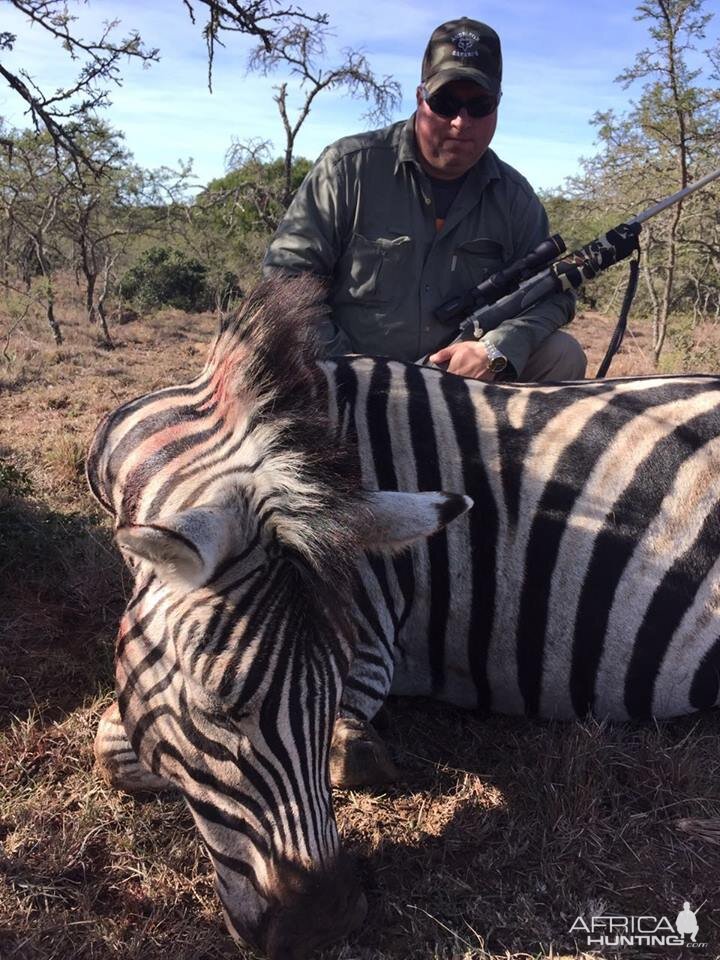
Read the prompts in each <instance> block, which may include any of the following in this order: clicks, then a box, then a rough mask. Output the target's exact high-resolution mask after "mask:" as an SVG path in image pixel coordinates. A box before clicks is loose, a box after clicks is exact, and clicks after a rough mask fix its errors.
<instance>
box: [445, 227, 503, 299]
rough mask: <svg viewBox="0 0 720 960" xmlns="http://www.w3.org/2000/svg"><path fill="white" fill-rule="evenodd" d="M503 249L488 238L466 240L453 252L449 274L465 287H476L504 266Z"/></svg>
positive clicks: (496, 242)
mask: <svg viewBox="0 0 720 960" xmlns="http://www.w3.org/2000/svg"><path fill="white" fill-rule="evenodd" d="M505 262H506V258H505V249H504V247H503V245H502V244H501V243H500V242H499V241H497V240H491V239H490V237H476V238H475V239H474V240H466V241H465V243H461V244H459V245H458V246H457V247H455V249H454V250H453V254H452V260H451V264H450V272H451V273H453V274H454V275H455V277H456V278H458V279H459V280H460V281H461V283H462V284H463V285H464V286H465V287H468V288H469V287H476V286H477V285H478V284H479V283H482V281H483V280H487V278H488V277H489V276H491V275H492V274H493V273H495V272H496V271H497V270H500V268H501V267H503V266H504V265H505Z"/></svg>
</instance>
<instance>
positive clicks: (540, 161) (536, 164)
mask: <svg viewBox="0 0 720 960" xmlns="http://www.w3.org/2000/svg"><path fill="white" fill-rule="evenodd" d="M300 5H301V6H303V7H304V9H305V10H306V11H308V12H315V11H316V10H321V11H322V12H326V13H328V14H329V16H330V25H331V27H332V29H333V31H334V34H335V35H334V37H333V38H332V40H331V45H330V49H329V51H328V59H327V63H328V65H332V64H333V63H334V62H335V60H336V59H337V53H338V51H339V50H341V49H342V48H345V47H348V46H351V47H353V48H355V49H361V50H362V51H363V52H364V53H365V54H366V55H367V57H368V59H369V61H370V63H371V66H372V68H373V69H374V70H375V72H376V73H378V74H383V75H384V74H392V76H393V77H394V78H395V79H396V80H398V81H399V83H400V84H401V86H402V91H403V105H402V108H401V110H400V111H398V113H397V115H396V117H395V119H400V118H402V117H406V116H409V114H410V113H411V112H412V110H413V109H414V95H415V87H416V85H417V82H418V77H419V69H420V61H421V58H422V54H423V50H424V48H425V44H426V43H427V40H428V37H429V35H430V33H431V32H432V30H433V29H434V28H435V27H436V26H437V25H438V24H439V23H441V22H442V21H444V20H449V19H452V18H454V17H456V16H458V15H467V16H471V17H475V18H477V19H482V20H484V21H485V22H487V23H489V24H491V25H492V26H493V27H494V28H495V29H496V30H497V31H498V33H499V34H500V37H501V39H502V43H503V56H504V83H503V88H504V95H503V101H502V105H501V109H500V117H499V123H498V133H497V134H496V137H495V140H494V142H493V147H494V149H495V150H496V151H497V153H498V154H499V155H500V156H501V157H502V158H503V159H504V160H506V161H508V162H509V163H511V164H512V165H513V166H515V167H517V168H518V169H519V170H520V171H521V172H522V173H523V174H525V176H527V177H528V179H529V180H530V182H531V183H532V184H533V185H534V186H535V187H536V188H550V187H553V186H556V185H558V184H560V183H561V182H562V181H563V180H564V179H565V178H566V177H568V176H571V175H572V174H574V173H575V172H577V170H578V159H579V157H580V156H587V155H590V154H592V153H593V152H594V146H593V140H594V130H593V128H592V127H591V125H590V123H589V121H590V118H591V117H592V115H593V113H594V112H595V111H596V110H598V109H607V108H609V107H613V108H615V109H616V110H622V109H623V108H624V107H625V106H626V105H627V102H628V98H629V97H631V96H632V95H633V92H634V91H633V90H632V89H631V90H630V91H628V92H626V91H623V89H622V88H621V86H620V85H619V84H617V83H614V82H613V81H614V78H615V77H616V76H617V75H618V73H620V71H621V70H622V69H623V68H625V67H627V66H629V65H630V64H631V63H632V61H633V59H634V56H635V54H636V52H637V51H639V50H640V49H641V48H642V47H643V46H645V45H646V43H647V30H646V26H645V25H644V24H642V23H636V22H635V21H634V19H633V17H634V14H635V9H636V4H635V3H634V2H629V0H612V2H611V3H606V4H578V3H577V0H556V2H553V3H549V2H545V3H539V2H534V0H511V2H506V0H502V2H501V0H486V2H484V3H483V4H482V5H480V4H460V5H459V6H456V5H455V4H452V5H450V4H447V3H437V2H429V0H414V2H408V0H363V2H361V3H359V2H355V3H350V2H348V0H313V2H312V4H311V3H305V2H301V4H300ZM70 9H71V12H72V11H75V12H77V14H78V16H79V18H80V20H79V23H80V24H81V25H82V32H83V34H84V35H85V36H86V37H89V36H90V34H91V33H93V31H94V30H95V29H97V27H98V25H99V24H101V23H102V22H103V21H107V20H112V19H119V20H121V26H120V27H119V28H118V33H119V34H122V33H123V32H124V31H129V30H130V29H131V28H135V29H137V30H139V31H140V33H141V35H142V36H143V38H144V40H145V41H146V43H147V44H148V45H149V46H158V47H160V53H161V61H160V63H157V64H153V65H152V66H151V67H149V68H147V69H142V68H140V67H139V66H137V65H133V64H130V65H128V66H127V67H126V68H124V70H123V76H124V83H123V86H122V87H120V88H117V89H115V90H114V91H113V93H112V101H113V103H112V107H111V108H110V110H109V111H108V113H107V118H108V119H109V121H110V123H111V124H112V125H113V126H114V127H115V128H116V129H119V130H122V131H124V133H125V135H126V142H127V146H128V147H129V149H130V150H131V151H132V152H133V154H134V155H135V158H136V160H137V161H138V162H139V163H141V164H142V165H143V166H146V167H157V166H161V165H167V166H175V165H177V163H178V160H181V159H182V160H185V159H187V158H190V157H191V158H192V159H193V169H194V172H195V175H196V177H197V180H198V181H199V182H200V183H205V182H207V181H208V180H209V179H211V178H212V177H214V176H219V175H221V174H222V173H223V170H224V157H225V153H226V151H227V149H228V147H229V146H230V143H231V140H232V138H233V137H235V138H237V139H239V140H247V139H250V138H259V139H262V140H271V141H273V142H274V144H275V146H276V152H277V154H278V155H279V154H280V152H281V147H282V143H283V134H282V126H281V121H280V118H279V115H278V113H277V108H276V106H275V104H274V103H273V100H272V95H273V90H272V88H273V86H274V85H275V84H277V83H279V82H280V80H281V79H282V77H281V75H279V74H278V75H274V76H270V77H262V76H258V75H253V74H247V72H246V59H247V55H248V53H249V51H250V49H251V46H252V43H251V40H250V39H249V38H244V37H240V36H229V37H228V38H227V45H226V48H225V49H218V51H217V56H216V63H215V70H214V82H213V87H214V92H213V94H212V95H211V94H210V93H209V92H208V89H207V60H206V54H205V47H204V42H203V40H202V37H201V36H200V29H199V27H198V26H195V27H193V25H192V24H191V23H190V20H189V18H188V16H187V14H186V12H185V10H184V8H183V5H182V3H181V0H158V2H154V3H149V4H148V3H139V2H130V0H90V2H89V3H88V4H87V5H75V4H73V3H70ZM705 10H706V11H707V12H713V13H715V14H716V18H715V20H714V21H713V22H712V24H711V25H710V28H709V34H708V35H709V39H712V38H714V37H716V36H717V34H718V32H719V31H720V16H717V14H718V12H720V0H710V2H708V3H707V4H706V6H705ZM0 28H1V29H3V30H10V31H12V32H14V33H16V34H17V37H18V39H17V43H16V46H15V51H14V52H13V53H12V54H9V55H8V54H3V60H4V61H5V62H6V63H7V65H8V66H9V67H10V68H15V69H17V68H18V66H21V65H22V66H24V67H26V68H27V69H29V72H30V73H31V75H32V76H33V77H34V78H35V79H36V81H37V82H38V83H39V84H40V85H41V86H44V87H45V88H47V89H54V88H56V87H58V86H61V85H64V84H69V83H71V82H72V78H73V76H74V72H73V66H72V64H71V63H70V61H69V60H68V58H67V56H66V55H65V54H64V52H63V51H62V50H61V48H60V46H59V44H57V43H56V42H54V41H52V40H51V39H50V38H49V37H47V36H46V35H45V34H44V33H43V32H42V31H40V30H39V29H38V28H37V27H34V28H31V27H30V26H29V25H28V24H27V22H26V21H24V19H23V18H22V17H21V16H20V15H19V14H18V13H17V12H16V11H15V10H14V8H12V7H10V6H9V5H8V4H6V3H3V2H2V0H0ZM708 45H709V43H708ZM291 102H292V101H291ZM295 102H299V100H298V98H296V101H295ZM364 109H365V108H364V105H363V103H362V102H360V101H353V100H351V99H350V98H349V97H348V96H347V95H345V94H343V93H340V92H330V93H325V94H324V95H323V96H322V97H320V98H319V99H318V100H317V101H316V106H315V107H314V109H313V111H312V113H311V115H310V117H309V118H308V120H307V122H306V124H305V126H304V128H303V131H302V133H301V136H300V138H299V141H298V146H297V152H298V154H302V155H305V156H307V157H310V158H314V157H316V156H317V154H318V153H319V152H320V150H322V148H323V147H324V146H325V145H326V144H327V143H330V142H332V141H333V140H335V139H337V138H338V137H341V136H344V135H345V134H349V133H354V132H357V131H359V130H362V129H367V127H368V123H367V121H366V120H364V119H363V118H362V114H363V111H364ZM0 116H4V117H5V118H6V120H7V122H9V123H10V124H11V125H13V126H24V125H26V123H27V120H26V119H25V118H23V115H22V106H21V105H20V102H19V100H18V99H17V97H16V96H15V95H14V94H13V93H12V92H11V91H9V90H6V89H4V88H2V87H0Z"/></svg>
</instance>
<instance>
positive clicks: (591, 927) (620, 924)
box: [570, 900, 708, 949]
mask: <svg viewBox="0 0 720 960" xmlns="http://www.w3.org/2000/svg"><path fill="white" fill-rule="evenodd" d="M704 905H705V904H704V903H703V904H701V905H700V906H699V907H697V908H696V909H695V910H693V909H692V907H691V905H690V903H689V902H688V901H687V900H686V901H685V902H684V903H683V906H682V910H680V911H679V913H678V914H677V916H676V917H675V919H674V920H673V919H672V918H671V916H660V917H657V916H652V915H651V914H646V915H642V916H628V917H623V916H618V915H615V914H613V915H610V914H604V915H601V916H592V917H576V919H575V921H574V922H573V925H572V926H571V927H570V933H572V934H575V936H576V937H577V938H578V940H579V941H580V942H584V943H585V944H586V945H587V947H588V948H589V949H593V948H597V947H616V948H617V947H686V948H693V947H696V948H700V947H707V946H708V944H707V943H705V942H702V941H701V938H700V936H699V934H700V924H699V923H698V919H697V915H698V914H699V913H700V910H701V909H702V907H703V906H704Z"/></svg>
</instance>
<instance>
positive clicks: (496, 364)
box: [490, 357, 507, 373]
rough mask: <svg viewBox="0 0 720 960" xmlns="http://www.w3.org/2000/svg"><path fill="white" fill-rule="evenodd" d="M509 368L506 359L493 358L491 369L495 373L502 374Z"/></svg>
mask: <svg viewBox="0 0 720 960" xmlns="http://www.w3.org/2000/svg"><path fill="white" fill-rule="evenodd" d="M506 366H507V360H506V359H505V357H493V359H492V360H491V361H490V369H491V370H492V372H493V373H500V372H501V371H503V370H504V369H505V367H506Z"/></svg>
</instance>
